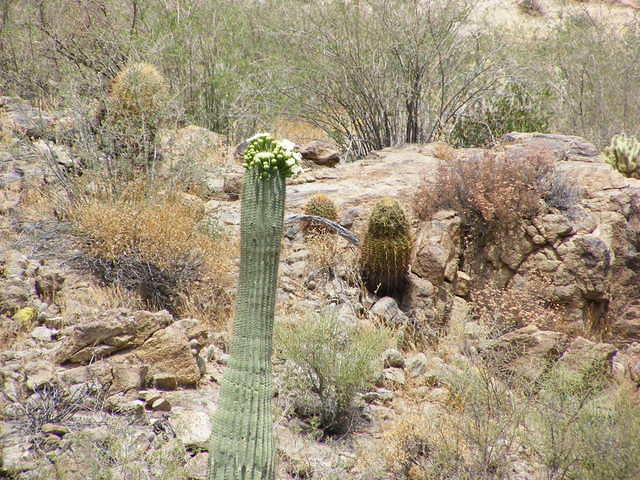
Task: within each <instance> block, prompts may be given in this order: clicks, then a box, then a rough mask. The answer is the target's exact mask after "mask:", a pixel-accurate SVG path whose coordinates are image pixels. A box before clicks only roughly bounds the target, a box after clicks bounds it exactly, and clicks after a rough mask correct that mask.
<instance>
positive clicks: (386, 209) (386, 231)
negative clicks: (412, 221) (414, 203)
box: [368, 199, 409, 237]
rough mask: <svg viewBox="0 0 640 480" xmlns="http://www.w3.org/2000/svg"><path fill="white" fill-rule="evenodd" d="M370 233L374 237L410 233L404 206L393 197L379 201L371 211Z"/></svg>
mask: <svg viewBox="0 0 640 480" xmlns="http://www.w3.org/2000/svg"><path fill="white" fill-rule="evenodd" d="M368 233H369V234H371V235H373V236H374V237H392V236H393V237H396V236H400V235H406V234H408V233H409V222H407V218H406V217H405V215H404V211H403V210H402V207H401V206H400V205H399V204H398V202H396V201H395V200H393V199H384V200H381V201H379V202H378V203H377V204H376V206H375V207H374V209H373V211H372V212H371V217H370V218H369V229H368Z"/></svg>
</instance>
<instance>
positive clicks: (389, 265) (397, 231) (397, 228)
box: [360, 199, 413, 296]
mask: <svg viewBox="0 0 640 480" xmlns="http://www.w3.org/2000/svg"><path fill="white" fill-rule="evenodd" d="M412 246H413V240H412V238H411V232H410V227H409V222H408V221H407V218H406V216H405V213H404V211H403V209H402V207H401V206H400V204H399V203H398V202H396V201H395V200H392V199H385V200H381V201H379V202H378V203H377V204H376V205H375V206H374V207H373V210H372V212H371V215H370V217H369V223H368V226H367V232H366V234H365V237H364V242H363V244H362V256H361V258H360V269H361V272H362V279H363V280H364V282H365V284H366V285H367V288H368V289H369V291H371V292H375V293H377V294H378V295H380V296H383V295H400V294H402V293H403V290H404V287H405V285H406V278H407V273H408V266H409V259H410V256H411V248H412Z"/></svg>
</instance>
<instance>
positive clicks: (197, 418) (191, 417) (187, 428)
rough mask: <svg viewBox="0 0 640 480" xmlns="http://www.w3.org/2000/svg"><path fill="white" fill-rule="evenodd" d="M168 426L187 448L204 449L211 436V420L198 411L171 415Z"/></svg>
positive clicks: (181, 411) (178, 412) (182, 411)
mask: <svg viewBox="0 0 640 480" xmlns="http://www.w3.org/2000/svg"><path fill="white" fill-rule="evenodd" d="M169 424H170V425H171V428H172V429H173V431H174V432H175V433H176V436H177V437H178V440H180V441H181V442H182V444H183V445H184V446H185V447H187V448H189V447H197V448H202V447H205V446H206V445H207V443H208V440H209V435H210V434H211V418H210V417H209V415H208V414H207V413H205V412H202V411H199V410H179V411H176V412H174V413H172V414H171V418H169Z"/></svg>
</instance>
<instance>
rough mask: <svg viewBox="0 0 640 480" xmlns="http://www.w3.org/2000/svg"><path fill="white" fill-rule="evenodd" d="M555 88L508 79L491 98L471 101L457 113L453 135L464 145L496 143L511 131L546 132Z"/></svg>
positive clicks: (454, 142)
mask: <svg viewBox="0 0 640 480" xmlns="http://www.w3.org/2000/svg"><path fill="white" fill-rule="evenodd" d="M550 100H551V91H550V90H549V89H548V88H547V87H541V88H540V89H538V90H536V89H534V88H533V87H529V86H528V85H527V84H525V83H523V82H519V81H516V80H512V81H509V82H507V83H506V84H505V85H504V86H503V87H502V88H499V89H497V91H496V92H491V94H490V95H489V96H488V97H485V98H480V99H478V100H476V101H474V102H472V103H469V104H468V105H467V106H466V107H465V108H464V109H462V110H461V112H460V113H459V114H458V115H457V117H456V121H455V124H454V126H453V129H452V132H451V134H450V140H451V142H452V143H453V144H454V145H456V146H460V147H474V146H481V145H493V144H495V143H496V142H497V140H498V139H499V138H500V137H502V136H503V135H504V134H506V133H509V132H546V131H547V130H548V128H549V119H550V116H551V111H550V109H549V106H548V104H549V102H550Z"/></svg>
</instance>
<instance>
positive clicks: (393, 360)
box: [382, 348, 404, 368]
mask: <svg viewBox="0 0 640 480" xmlns="http://www.w3.org/2000/svg"><path fill="white" fill-rule="evenodd" d="M382 356H383V358H384V366H385V367H394V368H404V357H403V356H402V354H401V353H400V352H399V351H398V350H396V349H395V348H389V349H387V350H385V352H384V353H383V354H382Z"/></svg>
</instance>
